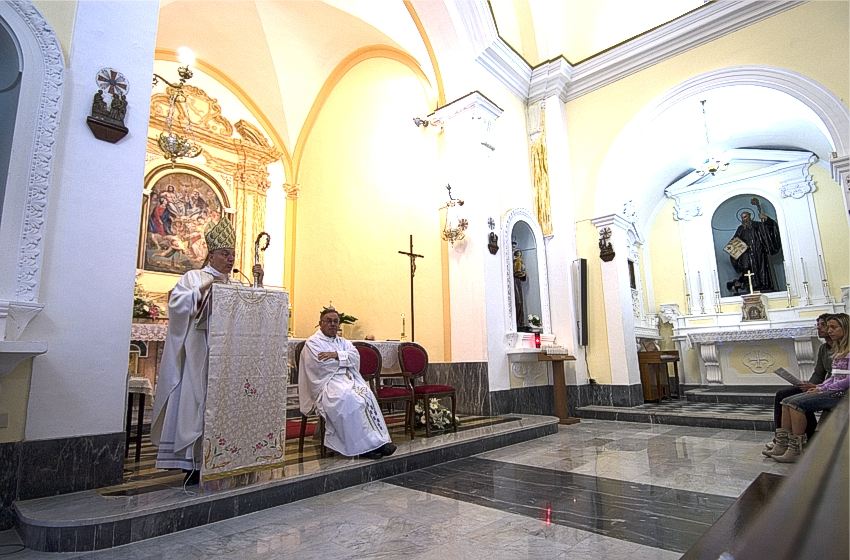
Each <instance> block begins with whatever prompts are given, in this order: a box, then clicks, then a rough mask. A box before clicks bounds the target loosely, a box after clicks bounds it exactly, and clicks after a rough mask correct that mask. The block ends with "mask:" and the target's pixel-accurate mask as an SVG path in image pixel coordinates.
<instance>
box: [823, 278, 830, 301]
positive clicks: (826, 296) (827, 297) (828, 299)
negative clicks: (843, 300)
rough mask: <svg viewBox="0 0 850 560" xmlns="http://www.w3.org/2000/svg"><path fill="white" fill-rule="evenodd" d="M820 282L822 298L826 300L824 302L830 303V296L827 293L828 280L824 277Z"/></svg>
mask: <svg viewBox="0 0 850 560" xmlns="http://www.w3.org/2000/svg"><path fill="white" fill-rule="evenodd" d="M821 283H822V284H823V297H824V300H825V301H826V303H832V296H831V295H830V293H829V280H827V279H826V278H824V279H823V280H821Z"/></svg>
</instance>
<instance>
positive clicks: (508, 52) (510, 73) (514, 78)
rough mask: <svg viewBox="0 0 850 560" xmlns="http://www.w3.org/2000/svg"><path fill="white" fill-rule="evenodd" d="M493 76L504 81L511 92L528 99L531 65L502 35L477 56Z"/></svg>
mask: <svg viewBox="0 0 850 560" xmlns="http://www.w3.org/2000/svg"><path fill="white" fill-rule="evenodd" d="M476 62H478V63H479V64H480V65H481V66H483V67H484V68H485V69H486V70H487V71H488V72H489V73H490V74H491V75H492V76H493V77H495V78H496V79H497V80H498V81H499V82H501V83H502V85H504V86H505V87H506V88H508V90H510V92H511V93H513V94H514V95H516V96H517V97H519V98H520V99H522V100H523V101H525V100H527V99H528V92H529V88H530V83H531V77H532V70H531V66H529V64H528V63H527V62H526V61H525V60H524V59H523V58H522V57H521V56H520V55H518V54H517V53H516V51H514V50H513V49H512V48H511V47H510V46H509V45H508V44H507V43H506V42H505V41H504V40H503V39H502V38H501V37H497V38H496V40H495V41H493V42H492V43H491V44H490V45H488V46H487V47H486V48H485V49H484V51H483V52H482V53H481V54H480V55H478V58H476Z"/></svg>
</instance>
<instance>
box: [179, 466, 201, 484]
mask: <svg viewBox="0 0 850 560" xmlns="http://www.w3.org/2000/svg"><path fill="white" fill-rule="evenodd" d="M183 473H184V474H185V475H186V476H184V477H183V484H184V485H186V486H194V485H196V484H198V483H199V482H201V471H199V470H197V469H195V470H191V471H187V470H185V469H184V470H183Z"/></svg>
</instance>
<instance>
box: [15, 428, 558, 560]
mask: <svg viewBox="0 0 850 560" xmlns="http://www.w3.org/2000/svg"><path fill="white" fill-rule="evenodd" d="M509 416H510V418H505V421H502V422H501V423H498V424H494V425H489V426H484V427H476V428H471V429H468V430H465V431H464V430H459V431H458V432H457V433H447V434H444V435H436V436H433V437H430V438H424V437H417V438H416V439H414V440H405V441H399V440H396V441H395V443H396V444H397V445H398V450H397V451H396V453H395V454H394V455H392V456H391V457H386V458H384V459H381V460H379V461H372V460H368V459H354V458H343V457H328V458H322V459H319V460H316V461H304V462H303V463H300V462H299V463H295V464H291V465H287V466H286V467H285V470H284V473H283V477H282V478H279V479H276V480H269V481H264V482H258V483H255V484H253V485H250V486H243V487H240V488H228V489H222V490H206V489H205V490H201V489H199V487H197V486H195V487H190V488H189V489H188V490H189V491H184V489H183V488H181V487H180V486H179V485H177V486H171V487H164V488H163V489H161V490H159V489H157V490H155V491H151V492H148V493H145V494H140V495H118V496H116V495H104V494H108V492H105V491H104V490H108V489H99V490H86V491H84V492H75V493H73V494H63V495H59V496H52V497H47V498H38V499H34V500H25V501H19V502H16V503H15V504H14V510H15V513H16V515H17V521H16V527H17V530H18V533H19V534H20V536H21V539H22V541H23V543H24V545H26V547H27V548H31V549H33V550H37V551H42V552H79V551H90V550H99V549H106V548H112V547H115V546H120V545H124V544H128V543H131V542H136V541H140V540H144V539H149V538H153V537H158V536H160V535H166V534H169V533H173V532H176V531H181V530H184V529H190V528H192V527H198V526H201V525H206V524H208V523H214V522H216V521H221V520H224V519H229V518H232V517H236V516H239V515H245V514H248V513H252V512H255V511H260V510H263V509H267V508H272V507H275V506H278V505H282V504H286V503H289V502H294V501H296V500H301V499H304V498H308V497H311V496H316V495H319V494H323V493H326V492H331V491H334V490H340V489H342V488H346V487H349V486H355V485H358V484H363V483H365V482H370V481H373V480H380V479H382V478H386V477H388V476H393V475H397V474H401V473H405V472H409V471H413V470H416V469H421V468H423V467H428V466H432V465H436V464H440V463H444V462H447V461H452V460H454V459H459V458H462V457H468V456H471V455H475V454H478V453H483V452H485V451H489V450H492V449H497V448H499V447H504V446H507V445H513V444H515V443H519V442H523V441H528V440H531V439H536V438H539V437H543V436H547V435H551V434H554V433H557V432H558V418H557V417H553V416H529V415H522V414H511V415H509Z"/></svg>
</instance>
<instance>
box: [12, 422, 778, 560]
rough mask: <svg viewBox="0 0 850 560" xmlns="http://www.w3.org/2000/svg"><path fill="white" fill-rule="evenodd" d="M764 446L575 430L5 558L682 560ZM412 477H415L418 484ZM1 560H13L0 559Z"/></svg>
mask: <svg viewBox="0 0 850 560" xmlns="http://www.w3.org/2000/svg"><path fill="white" fill-rule="evenodd" d="M768 437H769V434H766V433H764V432H755V431H740V430H720V429H709V428H692V427H683V426H669V425H650V424H640V423H633V422H611V421H599V420H583V421H582V422H581V423H580V424H576V425H572V426H562V427H561V428H560V430H559V432H558V434H555V435H551V436H547V437H543V438H539V439H535V440H531V441H527V442H524V443H519V444H516V445H512V446H509V447H504V448H500V449H496V450H493V451H489V452H486V453H482V454H480V455H477V456H474V457H471V458H466V459H460V460H458V461H454V462H451V463H446V464H444V465H440V466H436V467H430V468H427V469H423V470H421V471H416V472H412V473H407V474H405V475H400V476H396V477H392V478H388V479H384V480H383V481H380V482H371V483H368V484H363V485H360V486H354V487H351V488H347V489H344V490H339V491H336V492H331V493H327V494H323V495H321V496H317V497H314V498H309V499H305V500H301V501H298V502H294V503H290V504H287V505H283V506H279V507H275V508H271V509H267V510H263V511H260V512H257V513H253V514H249V515H245V516H242V517H237V518H234V519H230V520H227V521H222V522H219V523H214V524H210V525H206V526H203V527H198V528H195V529H190V530H187V531H182V532H179V533H175V534H171V535H167V536H164V537H158V538H155V539H149V540H146V541H141V542H137V543H133V544H130V545H125V546H122V547H118V548H114V549H109V550H103V551H99V552H94V553H61V554H59V553H54V554H49V553H37V552H34V551H31V550H21V551H19V552H14V551H15V550H16V549H15V548H14V547H13V546H8V547H7V546H3V545H6V544H14V542H15V535H14V534H12V533H10V532H5V533H0V554H2V555H3V556H2V558H4V559H5V558H9V559H18V560H22V559H33V558H65V557H67V558H91V559H94V558H97V559H115V560H125V559H126V560H129V559H153V558H179V559H181V560H189V559H202V558H203V559H205V558H233V559H246V560H255V559H267V558H268V559H272V558H275V559H277V558H298V559H299V560H305V559H311V558H399V557H404V558H405V560H416V559H434V558H438V559H441V560H448V559H454V558H458V559H460V558H464V559H465V558H471V559H475V558H482V559H487V560H496V559H501V558H505V559H508V558H510V559H514V558H571V559H584V558H587V559H591V558H592V559H594V560H597V559H600V558H628V559H629V560H642V559H653V558H657V559H667V558H670V559H673V558H679V556H681V552H682V551H683V550H686V549H687V547H688V546H689V544H690V543H692V542H693V541H694V540H695V539H696V538H697V537H698V536H699V534H700V533H701V531H702V530H703V529H704V528H707V527H708V526H709V525H710V524H711V523H712V522H713V520H714V519H716V518H717V517H718V516H719V515H720V514H721V513H722V512H723V511H724V510H725V508H726V507H728V504H730V503H731V501H732V499H733V498H735V497H737V496H738V495H740V493H741V492H743V491H744V489H745V488H746V487H747V486H748V485H749V484H750V482H752V481H753V480H754V479H755V478H756V477H757V476H758V475H759V473H761V472H771V473H776V474H787V473H788V472H789V471H790V470H791V469H792V468H793V465H782V464H778V463H775V462H773V461H771V460H769V459H765V458H763V457H762V456H761V454H760V451H761V448H762V443H763V442H764V441H765V440H766V439H767V438H768ZM417 473H419V474H418V475H417ZM8 553H11V554H8Z"/></svg>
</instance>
